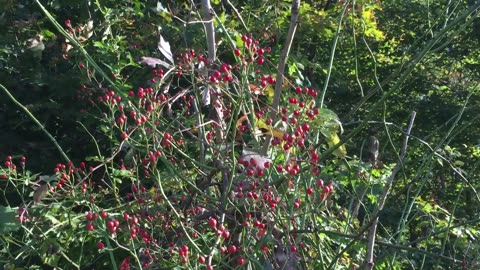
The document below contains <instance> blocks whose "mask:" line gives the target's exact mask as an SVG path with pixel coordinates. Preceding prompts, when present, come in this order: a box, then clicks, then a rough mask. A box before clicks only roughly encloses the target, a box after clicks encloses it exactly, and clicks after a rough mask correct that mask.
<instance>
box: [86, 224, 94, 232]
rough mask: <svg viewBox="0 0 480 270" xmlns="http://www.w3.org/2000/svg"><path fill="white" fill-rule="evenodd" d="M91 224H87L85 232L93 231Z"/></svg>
mask: <svg viewBox="0 0 480 270" xmlns="http://www.w3.org/2000/svg"><path fill="white" fill-rule="evenodd" d="M93 229H94V228H93V224H91V223H89V224H87V231H93Z"/></svg>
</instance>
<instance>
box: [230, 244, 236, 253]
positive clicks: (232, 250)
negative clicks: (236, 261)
mask: <svg viewBox="0 0 480 270" xmlns="http://www.w3.org/2000/svg"><path fill="white" fill-rule="evenodd" d="M235 252H237V247H236V246H234V245H231V246H229V247H228V253H230V254H234V253H235Z"/></svg>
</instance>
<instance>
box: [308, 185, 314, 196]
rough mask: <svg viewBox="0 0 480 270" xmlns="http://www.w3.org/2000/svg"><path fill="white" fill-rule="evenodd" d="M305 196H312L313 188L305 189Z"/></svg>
mask: <svg viewBox="0 0 480 270" xmlns="http://www.w3.org/2000/svg"><path fill="white" fill-rule="evenodd" d="M307 194H308V195H312V194H313V188H311V187H310V188H307Z"/></svg>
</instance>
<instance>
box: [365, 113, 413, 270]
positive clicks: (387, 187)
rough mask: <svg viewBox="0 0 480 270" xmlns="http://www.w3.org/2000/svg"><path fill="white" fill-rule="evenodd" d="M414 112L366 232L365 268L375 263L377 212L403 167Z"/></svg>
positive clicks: (383, 204) (381, 207)
mask: <svg viewBox="0 0 480 270" xmlns="http://www.w3.org/2000/svg"><path fill="white" fill-rule="evenodd" d="M416 114H417V113H416V112H415V111H413V112H412V114H411V115H410V122H409V123H408V127H407V132H406V135H405V138H404V139H403V146H402V150H401V154H400V159H399V160H398V163H397V164H396V165H395V167H394V168H393V170H392V174H391V175H390V178H389V179H388V181H387V184H386V185H385V188H384V189H383V193H382V196H381V197H380V200H379V202H378V206H377V209H376V210H375V213H374V215H373V216H375V219H374V221H373V223H372V225H371V227H370V231H369V234H368V246H367V258H366V263H367V269H373V266H374V264H375V263H374V261H373V253H374V248H375V235H376V233H377V225H378V213H380V212H381V211H382V210H383V207H384V206H385V202H386V200H387V196H388V194H389V193H390V188H391V187H392V183H393V180H394V179H395V176H396V175H397V173H398V171H399V170H400V168H401V167H403V160H404V159H405V156H406V154H407V145H408V138H409V137H410V133H411V131H412V127H413V122H414V121H415V116H416Z"/></svg>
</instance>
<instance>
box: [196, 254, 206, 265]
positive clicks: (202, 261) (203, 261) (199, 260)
mask: <svg viewBox="0 0 480 270" xmlns="http://www.w3.org/2000/svg"><path fill="white" fill-rule="evenodd" d="M198 262H199V263H201V264H204V263H205V257H203V256H201V255H200V256H199V257H198Z"/></svg>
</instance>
